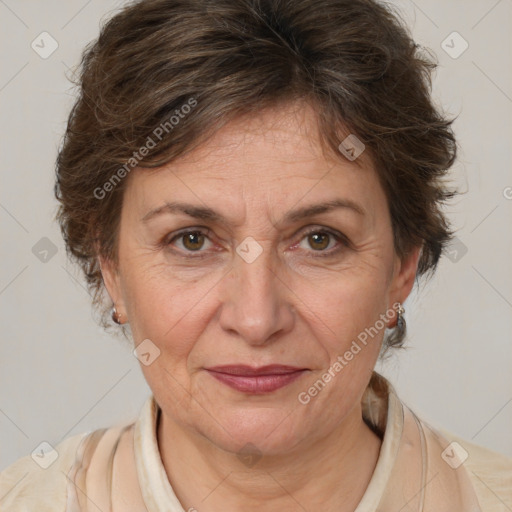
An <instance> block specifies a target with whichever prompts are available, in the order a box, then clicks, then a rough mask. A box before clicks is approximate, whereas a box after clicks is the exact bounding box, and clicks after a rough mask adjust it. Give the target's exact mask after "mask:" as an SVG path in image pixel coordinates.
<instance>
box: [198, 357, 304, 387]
mask: <svg viewBox="0 0 512 512" xmlns="http://www.w3.org/2000/svg"><path fill="white" fill-rule="evenodd" d="M206 371H207V372H208V373H209V374H210V375H211V376H212V377H214V378H216V379H217V380H219V381H220V382H222V383H223V384H226V385H228V386H230V387H231V388H233V389H236V390H237V391H240V392H243V393H253V394H261V393H270V392H272V391H276V390H277V389H280V388H282V387H284V386H286V385H288V384H290V383H291V382H293V381H294V380H296V379H298V378H299V377H300V376H301V375H303V374H304V373H305V372H306V371H308V370H307V368H298V367H296V366H288V365H280V364H271V365H266V366H260V367H257V368H254V367H252V366H246V365H224V366H214V367H212V368H206Z"/></svg>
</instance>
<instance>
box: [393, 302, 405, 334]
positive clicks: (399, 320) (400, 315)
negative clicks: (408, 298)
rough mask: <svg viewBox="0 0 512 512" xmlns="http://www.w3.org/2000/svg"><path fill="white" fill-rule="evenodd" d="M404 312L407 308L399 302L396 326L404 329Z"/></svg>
mask: <svg viewBox="0 0 512 512" xmlns="http://www.w3.org/2000/svg"><path fill="white" fill-rule="evenodd" d="M404 313H405V309H404V308H403V306H402V304H401V303H400V302H399V303H398V309H397V312H396V326H395V327H398V328H399V329H402V328H403V326H404V318H403V314H404Z"/></svg>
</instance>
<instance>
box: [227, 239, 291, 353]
mask: <svg viewBox="0 0 512 512" xmlns="http://www.w3.org/2000/svg"><path fill="white" fill-rule="evenodd" d="M281 274H282V273H281ZM221 286H222V305H221V313H220V317H219V322H220V326H221V327H222V329H224V330H225V331H226V332H228V333H230V335H233V336H238V337H239V338H240V339H241V340H243V341H245V342H246V343H248V344H250V345H254V346H258V345H268V344H269V343H272V342H273V341H275V340H277V339H278V338H279V337H280V336H282V335H283V334H285V333H287V332H289V331H291V329H292V328H293V323H294V313H293V312H294V307H293V305H292V303H291V300H292V298H293V292H292V291H291V289H290V287H289V286H288V285H287V283H286V276H285V275H279V271H278V270H277V266H276V265H272V255H271V252H270V249H269V248H268V247H267V248H265V249H264V250H263V252H262V253H261V254H260V255H259V256H258V257H257V258H256V259H255V260H254V261H252V262H251V263H248V262H247V261H245V260H244V259H243V258H242V257H240V256H239V255H238V254H236V256H235V258H234V262H233V268H232V269H231V271H230V272H229V273H228V275H226V277H225V278H224V279H223V282H222V285H221Z"/></svg>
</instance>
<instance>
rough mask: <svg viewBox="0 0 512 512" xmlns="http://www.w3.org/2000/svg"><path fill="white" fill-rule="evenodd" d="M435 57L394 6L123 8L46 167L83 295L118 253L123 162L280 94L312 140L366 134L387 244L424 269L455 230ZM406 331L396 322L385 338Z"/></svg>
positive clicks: (349, 1) (230, 3) (271, 1)
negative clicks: (51, 169)
mask: <svg viewBox="0 0 512 512" xmlns="http://www.w3.org/2000/svg"><path fill="white" fill-rule="evenodd" d="M435 67H436V64H435V62H434V58H433V57H432V56H431V55H430V54H428V53H426V52H425V51H424V50H423V49H422V48H420V47H419V46H418V45H417V44H415V43H414V41H413V40H412V38H411V36H410V34H409V32H408V31H407V29H406V27H405V24H404V23H403V22H402V21H401V19H400V17H399V15H398V14H396V13H395V12H393V10H392V9H391V7H389V6H387V5H384V4H382V3H378V2H376V1H373V0H143V1H139V2H135V3H131V4H129V5H127V6H126V7H125V8H123V9H122V10H121V11H120V12H119V13H117V14H116V15H115V16H113V17H112V18H111V19H110V20H109V21H108V22H107V23H105V24H104V26H103V27H102V29H101V33H100V35H99V37H98V39H97V40H96V41H94V42H93V43H91V44H90V45H89V46H88V47H87V48H86V49H85V50H84V53H83V56H82V62H81V66H80V74H79V78H78V81H77V82H78V85H79V97H78V99H77V101H76V103H75V105H74V107H73V109H72V111H71V114H70V116H69V120H68V125H67V131H66V134H65V137H64V141H63V144H62V147H61V149H60V152H59V155H58V158H57V165H56V171H57V180H56V184H55V195H56V197H57V199H58V200H59V202H60V206H59V210H58V214H57V218H58V220H59V223H60V226H61V229H62V233H63V236H64V240H65V243H66V247H67V250H68V254H69V255H70V256H71V257H72V258H74V259H75V260H76V261H78V263H79V264H80V266H81V268H82V269H83V271H84V273H85V276H86V279H87V283H88V286H89V289H90V291H91V292H92V295H93V302H94V304H95V305H98V306H101V305H103V306H104V308H103V313H105V312H106V311H107V310H108V309H109V308H108V307H107V304H106V303H105V300H104V299H105V297H104V296H103V295H104V289H103V281H102V276H101V271H100V268H99V262H98V259H97V256H98V254H101V255H103V256H104V257H105V258H108V259H111V260H112V261H114V262H117V251H116V237H117V232H118V227H119V219H120V211H121V206H122V198H123V189H124V186H125V183H126V181H127V180H125V179H123V178H124V177H125V176H126V175H127V173H128V172H130V170H131V168H133V167H134V166H138V167H157V166H161V165H163V164H165V163H168V162H170V161H172V160H173V159H174V158H176V157H178V156H180V155H183V154H184V153H185V152H186V151H190V150H192V149H193V148H195V147H197V146H199V145H200V144H201V143H202V142H203V141H205V140H206V139H207V138H208V137H209V136H210V135H212V134H213V133H215V131H216V130H218V129H219V128H221V127H222V126H223V125H224V124H226V123H227V122H229V121H230V120H232V119H234V118H235V117H237V116H240V115H243V114H248V113H251V112H253V113H256V112H257V111H259V110H261V109H263V108H266V107H270V106H273V105H274V106H275V105H278V104H280V103H283V102H286V101H289V100H304V101H307V102H309V104H311V105H313V106H314V108H315V111H316V112H317V115H318V127H319V133H320V135H321V143H322V147H324V148H330V150H332V152H334V153H335V154H337V155H338V158H344V156H342V155H341V153H340V152H339V151H338V147H339V145H340V142H341V141H342V140H343V138H344V137H345V136H346V135H347V134H348V133H353V134H355V135H356V136H357V137H358V138H359V139H360V140H361V141H362V142H363V143H364V144H365V146H366V148H367V152H368V153H369V154H370V155H371V160H372V162H373V165H374V167H375V169H376V172H377V174H378V176H379V179H380V181H381V183H382V185H383V187H384V190H385V193H386V195H387V199H388V204H389V210H390V215H391V220H392V226H393V234H394V245H395V250H396V252H397V254H398V255H399V256H400V257H403V256H405V255H406V254H407V253H408V251H409V250H411V249H412V248H414V247H417V246H422V253H421V257H420V261H419V266H418V273H417V277H418V276H421V275H429V274H430V275H431V274H433V272H434V270H435V268H436V266H437V263H438V260H439V258H440V256H441V253H442V252H443V250H444V247H445V246H446V244H447V243H448V241H449V240H450V239H451V237H452V236H453V233H452V232H451V231H450V229H449V224H448V222H447V219H446V218H445V216H444V214H443V212H442V204H443V202H445V201H446V200H447V199H449V198H451V197H453V196H454V194H455V193H456V192H455V191H451V190H448V189H447V188H446V186H445V184H444V183H443V182H442V180H441V178H443V177H444V175H445V174H446V171H447V169H448V168H449V167H450V166H451V165H452V163H453V161H454V160H455V156H456V142H455V138H454V135H453V132H452V130H451V123H452V122H453V120H448V119H446V118H444V117H443V116H442V115H441V113H440V112H439V111H438V110H437V109H436V107H435V106H434V105H433V103H432V100H431V97H430V91H431V72H432V71H433V70H434V69H435ZM186 105H188V107H190V108H188V109H187V108H185V106H186ZM190 110H193V111H192V112H190ZM188 112H190V113H188ZM181 114H183V115H181ZM173 118H174V119H173ZM176 120H177V122H176ZM158 130H160V131H158ZM157 135H158V136H157ZM157 139H158V140H157ZM150 140H151V141H152V142H153V143H154V144H151V143H150ZM144 147H145V148H146V149H149V151H142V148H144ZM106 318H107V317H106V315H104V316H103V325H104V326H105V327H106V326H107V325H108V323H107V322H106V321H105V319H106ZM404 336H405V323H404V327H403V328H402V329H400V328H395V329H393V331H392V332H391V334H389V333H388V336H387V337H386V338H385V341H384V346H385V347H389V346H401V345H402V343H403V340H404Z"/></svg>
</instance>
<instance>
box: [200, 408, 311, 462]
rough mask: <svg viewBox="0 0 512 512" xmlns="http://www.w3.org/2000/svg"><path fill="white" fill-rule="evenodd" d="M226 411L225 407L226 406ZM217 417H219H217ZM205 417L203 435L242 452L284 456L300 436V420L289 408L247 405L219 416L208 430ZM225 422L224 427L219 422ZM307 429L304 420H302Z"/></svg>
mask: <svg viewBox="0 0 512 512" xmlns="http://www.w3.org/2000/svg"><path fill="white" fill-rule="evenodd" d="M224 410H225V411H226V409H224ZM216 419H217V418H216ZM205 421H207V420H206V418H205V419H204V421H202V422H201V423H200V424H201V425H202V427H203V428H201V429H199V431H200V432H201V434H202V435H204V436H205V437H206V438H208V439H209V440H210V441H211V442H212V443H214V444H215V445H217V446H218V447H219V448H221V449H223V450H226V451H229V452H232V453H235V454H237V455H241V454H242V453H245V452H247V451H249V452H250V451H251V450H254V451H255V452H256V454H259V455H260V456H261V455H263V454H264V455H281V454H285V453H287V452H290V451H292V450H293V449H294V448H295V447H296V446H297V444H298V443H299V442H300V439H301V438H302V437H303V436H304V435H305V433H303V435H302V436H301V432H298V431H297V429H296V424H294V423H295V422H296V421H297V420H296V418H294V415H293V414H291V415H290V413H289V410H288V409H281V410H280V409H276V408H272V409H271V408H265V409H263V408H258V407H254V408H251V409H248V408H244V409H241V410H240V409H238V410H237V411H233V412H232V413H231V414H229V413H226V414H224V415H222V416H219V417H218V423H216V422H214V423H213V425H212V424H211V418H210V421H209V425H210V428H209V429H208V431H205V429H204V425H205ZM219 424H220V425H222V427H223V428H222V427H221V426H220V425H219ZM298 424H299V425H302V429H303V428H304V422H301V421H299V422H298Z"/></svg>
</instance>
